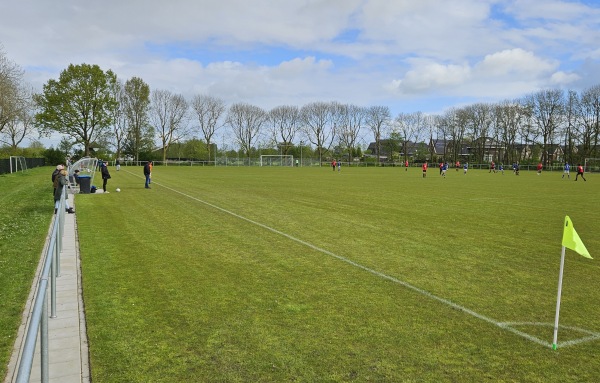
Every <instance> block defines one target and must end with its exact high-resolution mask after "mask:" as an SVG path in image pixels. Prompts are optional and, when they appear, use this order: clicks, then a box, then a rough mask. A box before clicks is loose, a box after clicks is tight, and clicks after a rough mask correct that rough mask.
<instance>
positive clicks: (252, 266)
mask: <svg viewBox="0 0 600 383" xmlns="http://www.w3.org/2000/svg"><path fill="white" fill-rule="evenodd" d="M437 173H438V172H437V170H435V169H434V170H430V171H429V175H428V178H426V179H422V177H421V175H420V170H418V169H410V171H408V172H405V171H404V170H403V169H398V168H369V169H365V168H343V169H342V172H340V173H337V172H335V173H334V172H332V171H331V169H329V168H318V169H317V168H211V167H155V170H154V175H153V184H152V187H153V188H152V189H151V190H145V189H144V187H143V183H144V181H143V176H142V169H141V168H136V167H124V168H122V170H121V171H120V172H116V171H115V170H114V169H111V174H112V176H113V178H112V179H111V180H110V181H109V190H110V191H111V193H110V194H107V195H102V194H100V195H78V196H77V197H76V207H77V222H78V230H79V235H80V241H81V251H82V267H83V282H84V298H85V305H86V315H87V322H88V335H89V340H90V353H91V367H92V378H93V380H94V381H97V382H124V381H127V382H149V381H152V382H161V381H164V382H176V381H181V382H184V381H185V382H190V381H198V382H199V381H207V382H208V381H210V382H214V381H223V382H275V381H299V382H312V381H315V382H316V381H319V382H321V381H330V382H336V381H361V382H363V381H389V382H392V381H394V382H396V381H403V382H404V381H406V382H411V381H414V382H481V381H494V382H496V381H505V382H537V381H546V382H547V381H560V382H569V381H571V382H591V381H596V380H597V378H598V376H600V362H598V360H597V356H596V354H597V350H598V347H599V346H600V337H597V336H596V337H595V339H592V340H590V339H587V340H586V339H584V338H586V337H589V336H590V334H589V332H592V333H594V334H598V333H600V315H599V313H600V312H599V308H598V307H599V306H598V303H599V301H600V291H599V290H598V288H597V286H599V285H600V273H599V271H600V266H599V265H600V264H599V263H598V262H599V260H600V239H599V238H598V235H597V233H598V232H599V229H600V221H599V220H598V207H597V203H596V199H597V196H598V192H599V191H600V186H599V184H598V183H597V178H596V177H595V176H594V175H590V176H588V181H587V182H583V181H581V180H580V181H578V182H573V181H572V180H563V179H561V174H560V173H544V174H543V175H542V176H536V175H535V173H533V172H531V173H528V172H523V173H522V174H521V175H520V176H518V177H517V176H514V175H512V173H511V172H507V173H506V174H505V175H500V174H489V173H488V172H486V171H470V173H469V174H468V175H466V176H463V175H462V172H457V173H455V172H454V170H452V171H450V172H449V174H448V177H447V178H446V179H442V178H441V177H440V176H439V175H438V174H437ZM116 187H120V188H121V189H122V192H121V193H115V192H114V190H115V188H116ZM565 215H569V216H570V217H571V219H572V220H573V223H574V225H575V228H576V229H577V231H578V233H579V235H580V236H581V238H582V239H583V241H584V242H585V243H586V245H587V247H588V249H589V251H590V253H591V254H592V256H594V257H595V258H597V259H595V260H589V259H586V258H583V257H581V256H579V255H577V254H575V253H574V252H572V251H568V254H567V260H566V267H565V277H564V288H563V302H562V308H561V326H564V327H561V330H560V332H559V349H558V350H557V351H553V350H551V349H550V347H549V345H550V343H551V342H552V332H553V328H552V323H553V320H554V312H555V305H556V290H557V279H558V267H559V260H560V249H561V243H560V242H561V238H562V227H563V220H564V216H565ZM508 323H510V324H508ZM561 342H562V343H561ZM565 342H570V344H569V343H565ZM562 344H564V345H565V346H564V347H561V345H562Z"/></svg>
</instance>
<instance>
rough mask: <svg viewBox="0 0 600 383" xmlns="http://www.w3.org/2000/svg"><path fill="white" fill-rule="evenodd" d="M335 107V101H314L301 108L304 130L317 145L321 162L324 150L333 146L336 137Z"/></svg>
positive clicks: (320, 161)
mask: <svg viewBox="0 0 600 383" xmlns="http://www.w3.org/2000/svg"><path fill="white" fill-rule="evenodd" d="M334 107H335V104H333V103H326V102H313V103H310V104H307V105H304V106H303V107H302V109H300V115H301V118H302V124H303V132H304V134H305V135H306V137H307V139H308V140H309V141H310V142H311V143H312V144H313V145H315V146H316V147H317V153H319V164H321V163H322V161H323V152H324V151H325V150H327V149H329V148H330V147H331V144H332V142H333V140H334V139H335V134H336V131H335V129H336V125H335V123H336V121H334V109H333V108H334Z"/></svg>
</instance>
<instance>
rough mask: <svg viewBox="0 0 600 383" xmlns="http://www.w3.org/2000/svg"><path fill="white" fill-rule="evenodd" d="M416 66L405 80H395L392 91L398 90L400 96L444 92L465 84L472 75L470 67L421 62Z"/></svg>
mask: <svg viewBox="0 0 600 383" xmlns="http://www.w3.org/2000/svg"><path fill="white" fill-rule="evenodd" d="M414 66H415V68H414V69H412V70H409V71H408V72H406V75H405V76H404V78H402V79H400V80H393V81H392V83H391V89H396V90H397V91H398V92H399V93H400V94H413V93H415V94H419V93H428V92H432V91H437V92H439V91H441V92H444V91H445V89H446V88H450V87H455V86H458V85H461V84H463V83H464V82H465V81H467V80H468V79H469V77H470V75H471V69H470V68H469V66H468V65H453V64H451V65H443V64H438V63H433V62H430V63H423V62H420V61H419V62H418V63H415V65H414Z"/></svg>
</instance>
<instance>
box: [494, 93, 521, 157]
mask: <svg viewBox="0 0 600 383" xmlns="http://www.w3.org/2000/svg"><path fill="white" fill-rule="evenodd" d="M494 113H495V115H496V128H497V129H498V132H499V139H500V142H502V144H503V146H504V147H505V148H506V150H505V152H504V158H503V160H504V161H505V162H506V163H512V162H516V161H517V149H516V148H517V136H518V134H519V131H520V129H521V126H522V124H523V123H524V122H525V118H526V113H525V108H524V106H523V105H522V103H521V102H520V101H519V100H512V101H511V100H504V101H502V102H500V103H498V104H497V105H496V106H495V112H494Z"/></svg>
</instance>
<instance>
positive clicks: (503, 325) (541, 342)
mask: <svg viewBox="0 0 600 383" xmlns="http://www.w3.org/2000/svg"><path fill="white" fill-rule="evenodd" d="M128 173H130V172H128ZM131 174H133V173H131ZM153 184H154V185H158V186H161V187H163V188H165V189H167V190H170V191H172V192H174V193H177V194H180V195H182V196H184V197H186V198H189V199H191V200H194V201H197V202H200V203H202V204H204V205H207V206H210V207H212V208H213V209H216V210H219V211H221V212H223V213H226V214H229V215H231V216H233V217H236V218H239V219H241V220H243V221H246V222H248V223H251V224H253V225H256V226H259V227H262V228H263V229H266V230H268V231H271V232H273V233H275V234H279V235H281V236H283V237H286V238H288V239H290V240H292V241H294V242H297V243H300V244H302V245H304V246H307V247H309V248H311V249H313V250H316V251H318V252H321V253H323V254H326V255H329V256H331V257H333V258H336V259H338V260H340V261H343V262H345V263H347V264H349V265H352V266H355V267H357V268H359V269H362V270H364V271H367V272H369V273H371V274H373V275H376V276H378V277H380V278H383V279H387V280H389V281H392V282H394V283H397V284H399V285H402V286H404V287H406V288H409V289H411V290H413V291H415V292H417V293H419V294H421V295H424V296H426V297H428V298H431V299H433V300H436V301H438V302H441V303H444V304H446V305H448V306H450V307H452V308H454V309H456V310H460V311H462V312H464V313H467V314H469V315H471V316H474V317H475V318H477V319H481V320H482V321H485V322H488V323H490V324H492V325H494V326H496V327H499V328H501V329H503V330H506V331H509V332H511V333H513V334H515V335H519V336H521V337H523V338H525V339H527V340H529V341H531V342H533V343H537V344H539V345H540V346H544V347H547V348H550V349H551V348H552V343H550V342H546V341H544V340H542V339H539V338H537V337H535V336H533V335H530V334H527V333H525V332H523V331H520V330H517V329H516V328H514V327H512V326H515V325H519V326H528V325H534V326H552V327H553V326H554V324H552V323H540V322H499V321H497V320H494V319H492V318H489V317H487V316H485V315H482V314H479V313H477V312H475V311H473V310H471V309H468V308H466V307H464V306H461V305H459V304H456V303H454V302H452V301H450V300H448V299H446V298H442V297H438V296H437V295H434V294H432V293H430V292H429V291H426V290H423V289H421V288H419V287H417V286H414V285H411V284H410V283H408V282H405V281H402V280H400V279H397V278H395V277H392V276H389V275H387V274H384V273H382V272H379V271H377V270H374V269H371V268H369V267H366V266H363V265H361V264H360V263H356V262H354V261H352V260H351V259H348V258H346V257H342V256H341V255H337V254H335V253H332V252H331V251H329V250H325V249H322V248H320V247H318V246H315V245H313V244H311V243H308V242H306V241H303V240H301V239H299V238H296V237H293V236H291V235H289V234H286V233H284V232H282V231H279V230H277V229H273V228H272V227H269V226H267V225H264V224H262V223H260V222H256V221H253V220H251V219H249V218H246V217H244V216H241V215H239V214H236V213H234V212H231V211H229V210H226V209H223V208H222V207H219V206H217V205H214V204H212V203H210V202H206V201H204V200H201V199H199V198H196V197H194V196H191V195H189V194H185V193H183V192H181V191H179V190H176V189H173V188H171V187H169V186H165V185H163V184H161V183H158V182H153ZM560 327H561V328H565V329H571V330H576V331H579V332H583V333H586V334H589V335H591V336H589V337H585V338H579V339H574V340H570V341H565V342H560V344H559V345H560V348H564V347H568V346H573V345H576V344H580V343H584V342H591V341H594V340H598V339H600V333H596V332H593V331H589V330H584V329H580V328H576V327H567V326H560Z"/></svg>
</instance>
